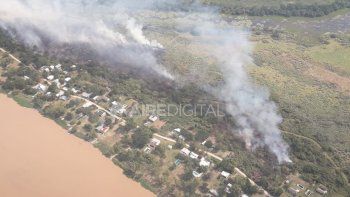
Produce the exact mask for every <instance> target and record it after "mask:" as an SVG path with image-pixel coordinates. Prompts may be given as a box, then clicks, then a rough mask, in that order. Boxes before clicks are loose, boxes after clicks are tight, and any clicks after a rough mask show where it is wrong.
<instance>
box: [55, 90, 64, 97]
mask: <svg viewBox="0 0 350 197" xmlns="http://www.w3.org/2000/svg"><path fill="white" fill-rule="evenodd" d="M63 95H64V91H63V90H60V91H59V92H58V93H57V94H56V97H60V96H63Z"/></svg>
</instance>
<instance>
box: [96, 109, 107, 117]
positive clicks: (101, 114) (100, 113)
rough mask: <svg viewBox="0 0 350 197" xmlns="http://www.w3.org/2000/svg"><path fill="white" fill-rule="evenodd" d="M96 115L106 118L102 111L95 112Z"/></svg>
mask: <svg viewBox="0 0 350 197" xmlns="http://www.w3.org/2000/svg"><path fill="white" fill-rule="evenodd" d="M96 114H97V115H98V116H100V117H104V116H106V114H107V113H106V112H105V111H102V110H97V111H96Z"/></svg>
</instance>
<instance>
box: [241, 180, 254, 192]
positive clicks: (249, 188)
mask: <svg viewBox="0 0 350 197" xmlns="http://www.w3.org/2000/svg"><path fill="white" fill-rule="evenodd" d="M242 190H243V192H244V193H245V194H248V195H252V194H255V193H256V192H258V188H257V187H256V186H254V185H252V184H251V183H250V181H249V179H246V180H245V184H244V185H242Z"/></svg>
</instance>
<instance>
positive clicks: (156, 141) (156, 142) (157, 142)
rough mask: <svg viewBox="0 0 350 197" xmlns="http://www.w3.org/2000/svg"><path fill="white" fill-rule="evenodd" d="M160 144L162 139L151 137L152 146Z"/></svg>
mask: <svg viewBox="0 0 350 197" xmlns="http://www.w3.org/2000/svg"><path fill="white" fill-rule="evenodd" d="M159 144H160V140H158V139H156V138H152V139H151V142H150V143H149V145H150V146H151V147H154V148H155V147H157V146H159Z"/></svg>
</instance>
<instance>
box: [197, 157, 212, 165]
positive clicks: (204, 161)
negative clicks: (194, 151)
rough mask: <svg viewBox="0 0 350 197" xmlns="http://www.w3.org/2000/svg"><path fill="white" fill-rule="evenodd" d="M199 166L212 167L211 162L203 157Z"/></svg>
mask: <svg viewBox="0 0 350 197" xmlns="http://www.w3.org/2000/svg"><path fill="white" fill-rule="evenodd" d="M199 166H203V167H209V166H210V161H208V160H206V159H205V158H204V157H202V158H201V160H200V162H199Z"/></svg>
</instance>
